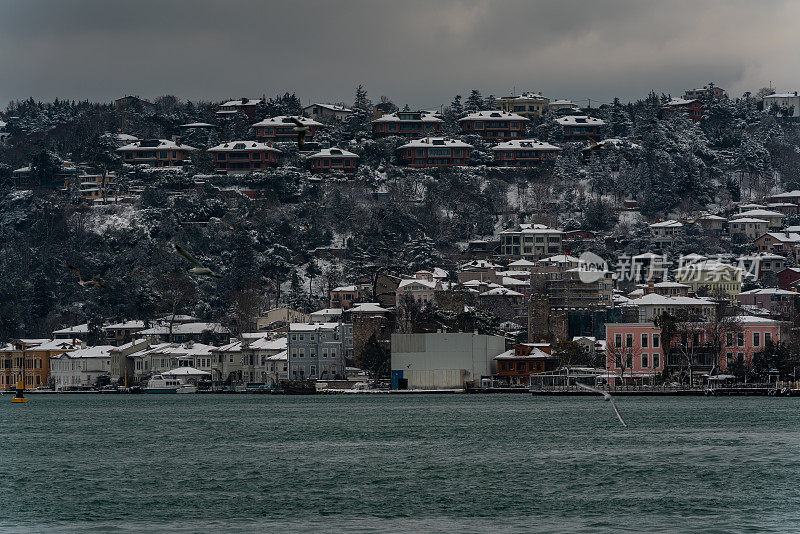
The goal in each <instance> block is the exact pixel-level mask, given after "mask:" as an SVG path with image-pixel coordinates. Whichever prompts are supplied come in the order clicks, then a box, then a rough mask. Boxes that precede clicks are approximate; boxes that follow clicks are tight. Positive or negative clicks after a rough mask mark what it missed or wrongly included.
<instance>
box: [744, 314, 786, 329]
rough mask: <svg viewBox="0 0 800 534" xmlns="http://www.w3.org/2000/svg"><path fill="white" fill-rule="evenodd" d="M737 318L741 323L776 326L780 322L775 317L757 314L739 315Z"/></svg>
mask: <svg viewBox="0 0 800 534" xmlns="http://www.w3.org/2000/svg"><path fill="white" fill-rule="evenodd" d="M735 320H736V322H738V323H741V324H764V325H767V324H769V325H775V326H777V325H779V324H780V322H778V321H776V320H774V319H769V318H767V317H756V316H755V315H737V316H736V318H735Z"/></svg>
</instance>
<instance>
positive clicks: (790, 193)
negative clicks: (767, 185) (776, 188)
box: [772, 189, 800, 198]
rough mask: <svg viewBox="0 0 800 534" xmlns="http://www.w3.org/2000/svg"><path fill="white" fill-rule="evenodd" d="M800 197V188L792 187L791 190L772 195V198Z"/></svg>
mask: <svg viewBox="0 0 800 534" xmlns="http://www.w3.org/2000/svg"><path fill="white" fill-rule="evenodd" d="M798 197H800V189H793V190H792V191H786V192H785V193H778V194H775V195H772V198H798Z"/></svg>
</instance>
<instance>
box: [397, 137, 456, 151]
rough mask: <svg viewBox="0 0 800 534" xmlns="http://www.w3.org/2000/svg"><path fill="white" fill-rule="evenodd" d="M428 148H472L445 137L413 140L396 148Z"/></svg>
mask: <svg viewBox="0 0 800 534" xmlns="http://www.w3.org/2000/svg"><path fill="white" fill-rule="evenodd" d="M430 147H435V148H436V147H445V148H472V145H470V144H469V143H465V142H464V141H461V140H458V139H447V138H446V137H423V138H421V139H415V140H413V141H411V142H410V143H406V144H405V145H400V146H399V147H397V148H398V150H399V149H401V148H430Z"/></svg>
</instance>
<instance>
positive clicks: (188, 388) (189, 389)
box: [175, 384, 197, 393]
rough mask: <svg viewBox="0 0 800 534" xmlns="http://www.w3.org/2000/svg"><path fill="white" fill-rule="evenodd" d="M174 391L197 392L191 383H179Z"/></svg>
mask: <svg viewBox="0 0 800 534" xmlns="http://www.w3.org/2000/svg"><path fill="white" fill-rule="evenodd" d="M175 393H197V386H195V385H192V384H181V387H179V388H178V389H176V390H175Z"/></svg>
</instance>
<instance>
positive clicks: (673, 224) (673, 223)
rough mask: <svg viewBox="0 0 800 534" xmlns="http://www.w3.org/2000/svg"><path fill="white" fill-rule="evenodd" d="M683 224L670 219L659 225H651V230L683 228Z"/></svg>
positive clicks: (658, 223)
mask: <svg viewBox="0 0 800 534" xmlns="http://www.w3.org/2000/svg"><path fill="white" fill-rule="evenodd" d="M682 226H683V223H681V222H680V221H674V220H672V219H668V220H666V221H661V222H657V223H653V224H651V225H650V228H681V227H682Z"/></svg>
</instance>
